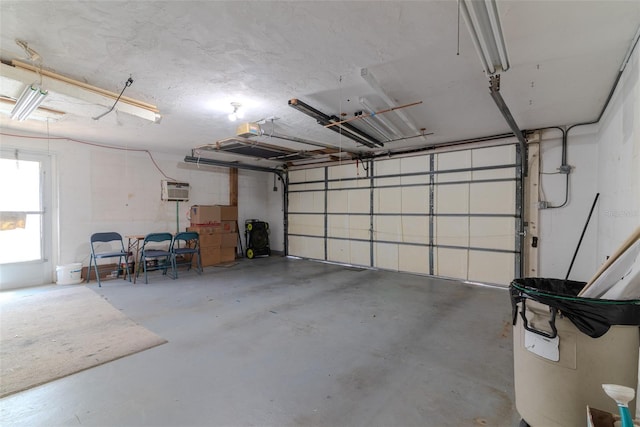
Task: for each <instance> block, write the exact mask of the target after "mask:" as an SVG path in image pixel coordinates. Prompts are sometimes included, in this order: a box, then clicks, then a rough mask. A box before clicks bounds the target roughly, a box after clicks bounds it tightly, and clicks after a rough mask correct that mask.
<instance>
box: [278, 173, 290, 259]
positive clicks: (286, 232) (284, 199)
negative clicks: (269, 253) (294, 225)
mask: <svg viewBox="0 0 640 427" xmlns="http://www.w3.org/2000/svg"><path fill="white" fill-rule="evenodd" d="M279 176H280V178H281V179H282V182H283V183H284V190H283V191H282V208H283V210H284V214H283V216H284V254H285V256H287V255H289V171H285V172H284V176H282V175H279Z"/></svg>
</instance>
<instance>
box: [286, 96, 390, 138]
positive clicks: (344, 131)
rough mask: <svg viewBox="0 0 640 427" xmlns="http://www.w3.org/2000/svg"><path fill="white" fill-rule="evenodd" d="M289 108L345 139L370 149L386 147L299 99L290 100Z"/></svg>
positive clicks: (353, 127) (364, 133)
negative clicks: (311, 118) (314, 120)
mask: <svg viewBox="0 0 640 427" xmlns="http://www.w3.org/2000/svg"><path fill="white" fill-rule="evenodd" d="M289 106H290V107H292V108H295V109H296V110H298V111H300V112H302V113H304V114H306V115H307V116H309V117H313V118H314V119H316V121H317V122H318V123H319V124H321V125H322V126H327V129H329V130H332V131H334V132H337V133H339V134H340V135H344V136H345V137H347V138H349V139H352V140H354V141H356V142H359V143H360V144H362V145H366V146H367V147H369V148H376V147H382V146H384V144H383V143H382V142H381V141H379V140H378V139H376V138H374V137H372V136H371V135H369V134H368V133H366V132H363V131H361V130H360V129H358V128H356V127H355V126H352V125H351V124H349V123H339V122H340V119H339V118H338V117H336V116H328V115H326V114H324V113H323V112H322V111H319V110H316V109H315V108H313V107H312V106H310V105H309V104H305V103H304V102H302V101H300V100H299V99H295V98H293V99H290V100H289ZM328 126H330V127H328Z"/></svg>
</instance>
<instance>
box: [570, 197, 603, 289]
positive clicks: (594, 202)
mask: <svg viewBox="0 0 640 427" xmlns="http://www.w3.org/2000/svg"><path fill="white" fill-rule="evenodd" d="M598 197H600V193H597V194H596V198H595V199H593V204H592V205H591V210H590V211H589V216H588V217H587V222H586V223H585V224H584V228H583V229H582V234H581V235H580V240H578V246H577V247H576V251H575V252H574V253H573V258H571V264H570V265H569V271H567V275H566V276H565V278H564V280H567V279H569V274H571V269H572V268H573V263H574V261H575V260H576V256H577V255H578V250H580V245H581V244H582V239H583V238H584V233H585V232H586V231H587V227H588V226H589V221H590V220H591V215H592V214H593V210H594V209H595V207H596V203H598Z"/></svg>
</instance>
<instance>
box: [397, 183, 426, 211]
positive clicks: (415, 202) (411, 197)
mask: <svg viewBox="0 0 640 427" xmlns="http://www.w3.org/2000/svg"><path fill="white" fill-rule="evenodd" d="M399 190H401V192H402V213H428V212H429V187H422V186H420V187H404V188H402V189H399Z"/></svg>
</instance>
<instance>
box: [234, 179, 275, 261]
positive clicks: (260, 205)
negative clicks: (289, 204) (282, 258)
mask: <svg viewBox="0 0 640 427" xmlns="http://www.w3.org/2000/svg"><path fill="white" fill-rule="evenodd" d="M273 175H274V174H271V173H265V172H255V171H242V170H241V171H239V176H238V198H239V200H241V202H239V203H238V225H239V227H240V234H241V235H242V245H243V248H244V249H245V250H246V249H247V248H246V244H247V242H246V240H245V236H244V222H245V221H246V220H248V219H257V220H260V221H265V222H268V223H269V230H270V232H269V246H270V248H271V250H272V251H284V212H283V210H282V206H283V204H282V193H283V188H282V186H281V185H280V181H278V180H277V178H276V183H277V184H276V185H277V187H278V191H277V192H274V191H273Z"/></svg>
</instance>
